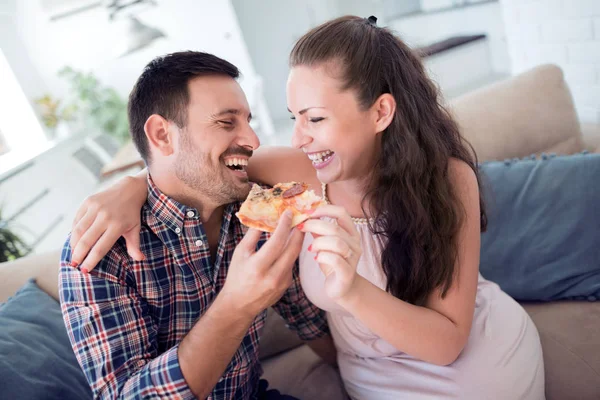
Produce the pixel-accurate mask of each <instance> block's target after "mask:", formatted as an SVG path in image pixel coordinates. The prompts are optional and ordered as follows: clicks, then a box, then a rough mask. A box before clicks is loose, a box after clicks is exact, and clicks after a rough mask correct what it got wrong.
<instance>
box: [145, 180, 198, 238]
mask: <svg viewBox="0 0 600 400" xmlns="http://www.w3.org/2000/svg"><path fill="white" fill-rule="evenodd" d="M147 201H148V206H149V207H150V212H151V213H152V214H153V215H154V216H155V217H156V218H157V219H158V220H159V221H160V222H162V223H163V224H165V225H166V226H167V227H168V228H169V229H170V230H172V231H174V232H175V233H177V234H179V233H181V232H182V230H183V223H184V221H185V218H186V216H188V218H198V211H197V210H196V209H195V208H193V207H188V206H186V205H183V204H181V203H179V202H178V201H176V200H174V199H172V198H170V197H169V196H167V195H166V194H164V193H163V192H161V191H160V189H159V188H158V187H157V186H156V185H155V184H154V181H153V180H152V177H151V176H150V174H148V199H147Z"/></svg>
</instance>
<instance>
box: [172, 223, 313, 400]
mask: <svg viewBox="0 0 600 400" xmlns="http://www.w3.org/2000/svg"><path fill="white" fill-rule="evenodd" d="M291 226H292V216H291V213H290V212H287V213H284V214H283V215H282V217H281V219H280V220H279V224H278V225H277V229H276V230H275V232H274V233H273V236H271V238H270V239H269V240H268V241H267V243H265V245H264V246H262V248H261V249H260V250H259V251H255V250H256V244H257V243H258V240H259V239H260V235H261V232H259V231H258V230H255V229H250V230H249V231H248V233H246V236H244V238H243V239H242V241H241V242H240V243H239V244H238V246H237V247H236V249H235V252H234V253H233V257H232V260H231V264H230V266H229V271H228V273H227V278H226V280H225V285H224V286H223V289H221V292H219V294H218V295H217V297H216V298H215V300H214V302H213V304H212V305H211V306H210V307H209V308H208V310H207V311H206V313H205V314H204V315H203V316H202V317H201V318H200V319H199V320H198V322H197V323H196V325H194V327H193V328H192V330H191V331H190V332H189V333H188V334H187V335H186V337H185V338H183V341H182V342H181V344H180V345H179V352H178V357H179V365H180V367H181V372H182V373H183V376H184V378H185V380H186V382H187V384H188V386H189V387H190V389H191V390H192V392H194V394H195V395H196V397H198V398H201V399H204V398H206V396H208V395H209V394H210V392H211V391H212V390H213V388H214V386H215V385H216V384H217V382H218V381H219V378H221V376H222V375H223V372H224V371H225V369H226V368H227V365H228V364H229V362H230V361H231V358H232V357H233V355H234V354H235V352H236V350H237V349H238V347H239V346H240V343H241V341H242V340H243V339H244V336H245V335H246V334H247V332H248V329H249V328H250V326H251V325H252V323H253V322H254V319H255V318H256V316H257V315H258V314H259V313H260V312H261V311H263V310H264V309H266V308H268V307H269V306H271V305H273V304H274V303H276V302H277V301H278V300H279V299H280V298H281V296H282V295H283V293H284V292H285V291H286V290H287V288H288V287H289V286H290V285H291V284H292V272H293V266H294V262H295V261H296V258H297V257H298V254H299V253H300V250H301V248H302V240H303V237H304V234H303V233H302V232H300V231H299V230H297V229H293V230H292V231H291V233H290V229H291Z"/></svg>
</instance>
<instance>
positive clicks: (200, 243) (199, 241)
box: [196, 239, 204, 247]
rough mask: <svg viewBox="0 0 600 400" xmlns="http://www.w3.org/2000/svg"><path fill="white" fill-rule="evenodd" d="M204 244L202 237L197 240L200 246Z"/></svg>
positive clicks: (197, 244)
mask: <svg viewBox="0 0 600 400" xmlns="http://www.w3.org/2000/svg"><path fill="white" fill-rule="evenodd" d="M203 244H204V242H203V241H202V240H200V239H198V240H196V246H198V247H200V246H202V245H203Z"/></svg>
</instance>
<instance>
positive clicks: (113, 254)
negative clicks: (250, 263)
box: [59, 179, 328, 399]
mask: <svg viewBox="0 0 600 400" xmlns="http://www.w3.org/2000/svg"><path fill="white" fill-rule="evenodd" d="M148 182H149V189H148V200H147V202H146V204H145V205H144V208H143V209H142V229H141V234H140V241H141V246H142V247H141V249H142V251H143V253H144V255H145V256H146V260H145V261H141V262H137V261H133V260H132V259H131V258H130V257H129V256H128V254H127V250H126V246H125V241H124V239H123V238H121V239H120V240H119V241H118V242H117V243H116V244H115V245H114V246H113V248H112V249H111V251H110V252H109V253H108V254H107V255H106V256H105V257H104V259H103V260H102V261H101V262H100V263H99V264H98V266H97V267H96V269H94V270H93V271H91V272H90V273H89V274H83V273H81V272H80V271H79V270H77V269H75V268H73V267H71V266H70V261H71V248H70V245H69V239H67V242H66V244H65V246H64V249H63V252H62V257H61V269H60V278H59V284H60V300H61V307H62V312H63V317H64V320H65V324H66V327H67V331H68V334H69V338H70V340H71V344H72V346H73V349H74V351H75V355H76V357H77V359H78V361H79V364H80V365H81V367H82V369H83V372H84V373H85V376H86V378H87V380H88V382H89V383H90V386H91V388H92V390H93V392H94V397H100V398H127V399H130V398H135V397H138V398H169V399H176V398H185V399H189V398H194V396H193V394H192V392H191V390H190V389H189V387H188V385H187V384H186V382H185V379H184V378H183V375H182V373H181V369H180V367H179V360H178V357H177V348H178V344H179V343H180V342H181V340H182V339H183V337H184V336H185V335H186V334H187V333H188V331H189V330H190V329H191V328H192V327H193V325H194V323H195V322H196V321H197V320H198V319H199V318H200V317H201V316H202V314H203V313H204V312H205V311H206V310H207V308H208V307H209V306H210V304H211V302H212V301H213V300H214V298H215V297H216V295H217V294H218V293H219V291H220V290H221V288H222V287H223V284H224V283H225V277H226V275H227V270H228V268H229V263H230V260H231V257H232V254H233V251H234V249H235V247H236V245H237V244H238V243H239V242H240V240H241V239H242V237H243V235H244V233H245V231H246V230H245V229H244V228H243V227H242V225H241V224H240V222H239V220H238V219H237V218H236V217H235V213H236V212H237V211H238V210H239V207H240V203H233V204H229V205H227V206H226V209H225V212H224V216H223V223H222V226H221V234H220V239H219V247H218V251H217V255H216V259H215V262H214V264H213V263H212V262H211V256H210V251H209V248H208V245H207V239H206V234H205V232H204V229H203V226H202V223H201V222H200V220H199V218H198V212H197V211H196V210H195V209H193V208H189V207H186V206H184V205H182V204H180V203H178V202H176V201H174V200H173V199H171V198H169V197H167V196H166V195H164V194H163V193H161V192H160V191H159V190H158V188H157V187H156V186H155V185H154V184H153V182H152V180H151V179H148ZM266 239H267V235H264V236H263V237H262V238H261V242H260V243H259V246H261V245H262V244H264V242H265V240H266ZM273 308H275V309H276V310H277V311H278V313H279V314H281V316H282V317H283V318H284V319H285V320H286V321H287V323H288V325H289V327H290V328H291V329H294V330H296V331H297V333H298V335H299V336H300V337H301V338H302V339H304V340H312V339H316V338H318V337H320V336H322V335H323V334H325V333H327V332H328V327H327V322H326V318H325V314H324V312H323V311H322V310H320V309H318V308H317V307H316V306H314V305H312V304H311V303H310V302H309V301H308V300H307V298H306V296H305V295H304V292H303V291H302V288H301V286H300V280H299V277H298V265H296V267H295V272H294V280H293V284H292V286H291V287H290V288H289V289H288V290H287V292H286V293H285V294H284V296H283V297H282V298H281V300H279V302H278V303H277V304H276V305H275V306H273ZM265 317H266V311H264V312H262V313H261V314H259V315H258V316H257V317H256V319H255V320H254V322H253V324H252V326H251V327H250V330H249V331H248V333H247V334H246V336H245V337H244V339H243V341H242V343H241V345H240V347H239V348H238V350H237V352H236V353H235V355H234V356H233V359H232V360H231V362H230V363H229V365H228V367H227V368H226V370H225V372H224V375H223V376H222V378H221V380H219V382H218V383H217V385H216V386H215V388H214V389H213V391H212V393H211V395H210V396H209V399H251V398H253V396H254V394H255V392H256V389H257V387H258V380H259V377H260V375H261V374H262V369H261V367H260V364H259V361H258V342H259V336H260V334H261V331H262V327H263V325H264V322H265ZM290 373H291V371H290Z"/></svg>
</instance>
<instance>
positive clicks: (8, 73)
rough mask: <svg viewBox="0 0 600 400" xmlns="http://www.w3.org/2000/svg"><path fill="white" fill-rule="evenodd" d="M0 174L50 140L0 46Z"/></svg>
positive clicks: (19, 162)
mask: <svg viewBox="0 0 600 400" xmlns="http://www.w3.org/2000/svg"><path fill="white" fill-rule="evenodd" d="M0 88H2V90H0V175H1V174H2V173H4V172H6V171H7V170H9V169H12V168H13V167H16V166H18V165H19V164H21V163H23V162H25V161H27V160H28V159H31V158H33V157H35V156H36V155H38V154H40V153H41V152H42V151H44V150H46V149H47V148H48V147H49V145H50V143H49V141H48V139H47V137H46V135H45V133H44V130H43V129H42V126H41V125H40V123H39V121H38V119H37V117H36V116H35V113H34V111H33V108H32V107H31V104H29V101H28V100H27V97H25V93H23V90H22V89H21V86H19V83H18V82H17V78H16V77H15V75H14V73H13V71H12V69H11V68H10V65H9V64H8V61H7V60H6V57H4V53H3V52H2V49H0Z"/></svg>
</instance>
